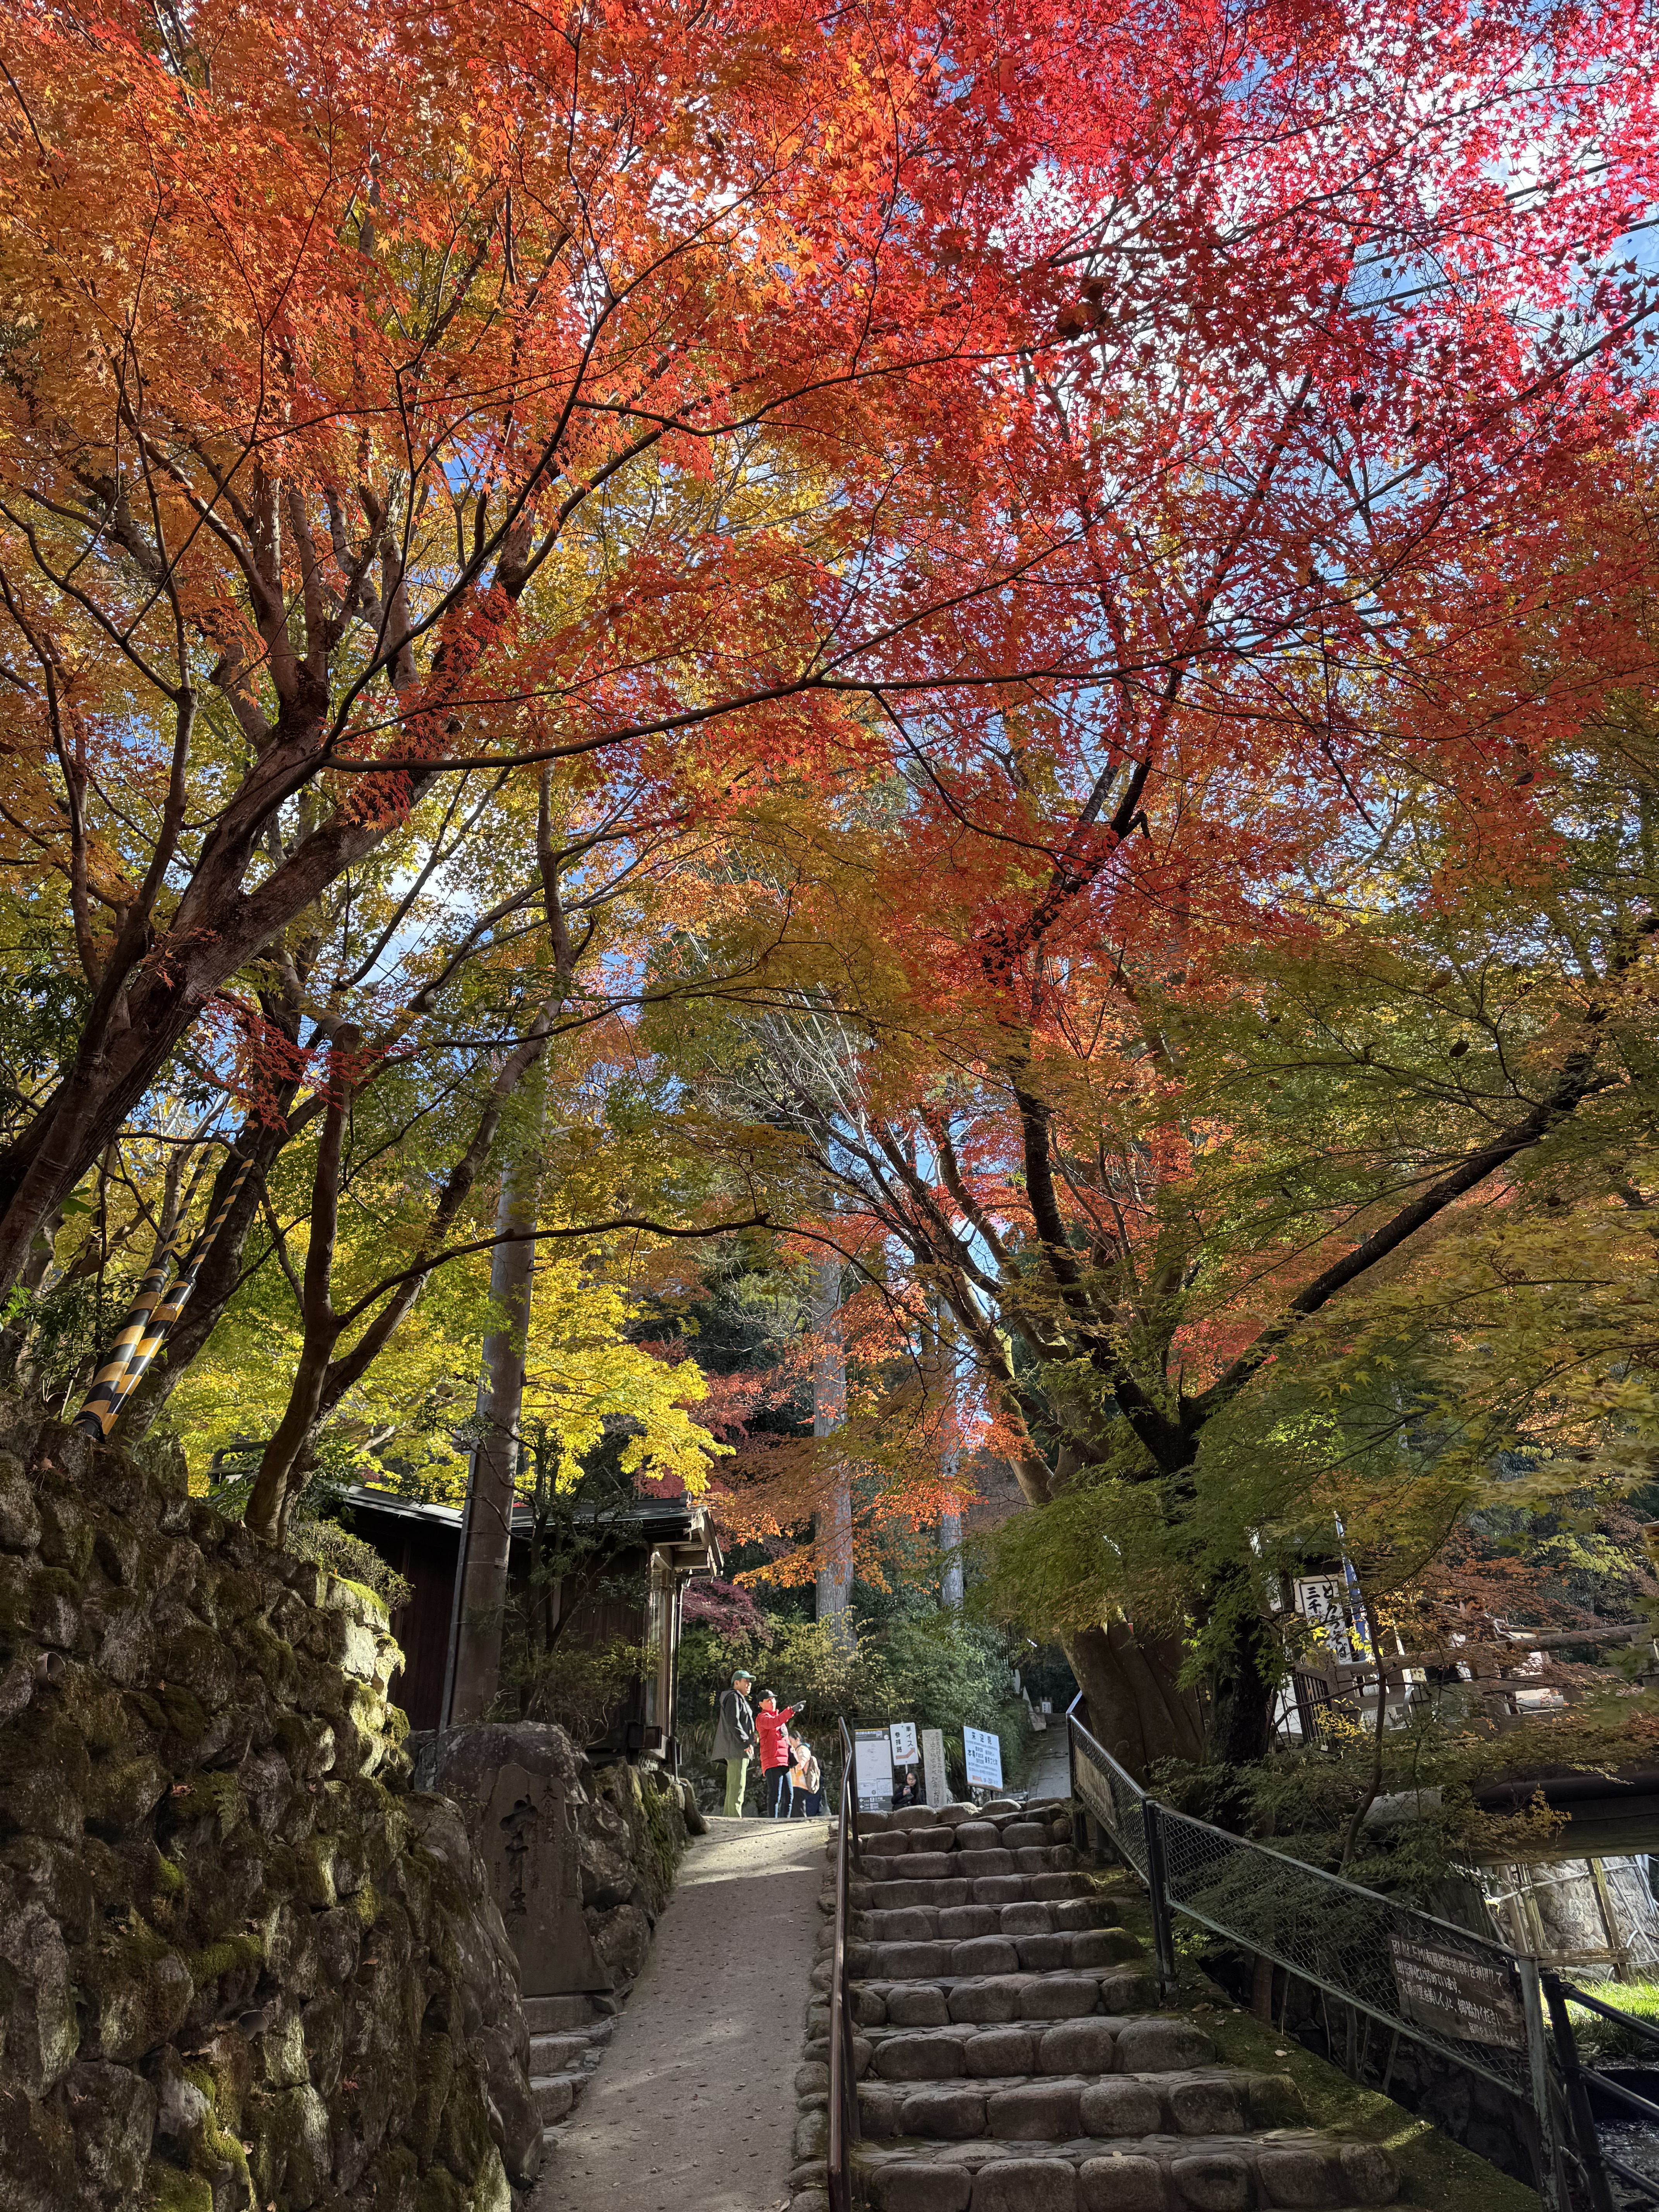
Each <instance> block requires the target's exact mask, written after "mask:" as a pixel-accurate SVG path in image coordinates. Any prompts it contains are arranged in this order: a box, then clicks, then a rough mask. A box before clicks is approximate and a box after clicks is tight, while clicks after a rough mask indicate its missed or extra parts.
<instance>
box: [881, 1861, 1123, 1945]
mask: <svg viewBox="0 0 1659 2212" xmlns="http://www.w3.org/2000/svg"><path fill="white" fill-rule="evenodd" d="M1067 1879H1069V1877H1067ZM1117 1921H1118V1912H1117V1907H1116V1906H1115V1905H1111V1904H1109V1903H1108V1902H1107V1900H1106V1899H1104V1898H1103V1897H1061V1898H1055V1899H1054V1900H1053V1901H1052V1902H1050V1901H1049V1900H1048V1899H1043V1898H1022V1899H1018V1900H1017V1901H1016V1902H1015V1903H1013V1904H1012V1905H890V1906H882V1907H878V1908H877V1909H876V1910H874V1911H867V1912H854V1915H853V1933H854V1936H860V1937H862V1938H864V1939H865V1940H866V1941H867V1942H877V1943H904V1942H918V1941H929V1940H932V1939H933V1938H936V1937H939V1936H944V1937H945V1938H947V1939H949V1940H950V1941H951V1942H962V1941H963V1940H964V1939H965V1938H967V1937H969V1936H1052V1935H1055V1934H1065V1933H1066V1932H1068V1931H1070V1930H1073V1929H1080V1928H1115V1926H1116V1925H1117Z"/></svg>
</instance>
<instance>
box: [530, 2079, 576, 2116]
mask: <svg viewBox="0 0 1659 2212" xmlns="http://www.w3.org/2000/svg"><path fill="white" fill-rule="evenodd" d="M586 2087H587V2075H586V2074H577V2073H563V2074H546V2075H532V2077H531V2082H530V2094H531V2096H532V2099H533V2100H534V2101H535V2106H536V2111H537V2112H538V2115H539V2117H540V2119H541V2123H542V2125H543V2126H544V2128H546V2127H550V2126H551V2125H552V2124H553V2123H554V2121H555V2120H562V2118H564V2116H565V2114H566V2113H567V2112H568V2111H569V2110H570V2107H571V2106H573V2105H574V2103H575V2101H576V2100H577V2098H578V2097H580V2094H581V2093H582V2091H583V2090H584V2089H585V2088H586Z"/></svg>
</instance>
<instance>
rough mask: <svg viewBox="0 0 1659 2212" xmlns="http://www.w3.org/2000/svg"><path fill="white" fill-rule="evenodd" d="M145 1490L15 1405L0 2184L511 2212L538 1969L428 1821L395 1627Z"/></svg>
mask: <svg viewBox="0 0 1659 2212" xmlns="http://www.w3.org/2000/svg"><path fill="white" fill-rule="evenodd" d="M146 1456H147V1459H148V1462H149V1463H148V1464H147V1465H146V1466H145V1467H143V1468H136V1467H135V1466H134V1465H133V1464H132V1463H131V1461H130V1460H128V1459H126V1458H124V1457H123V1456H122V1455H120V1454H119V1453H118V1452H115V1451H112V1450H111V1449H108V1448H106V1447H104V1446H99V1445H94V1444H92V1443H88V1440H87V1439H85V1438H82V1437H72V1436H70V1435H68V1434H66V1433H65V1432H64V1431H61V1430H58V1429H57V1428H55V1427H52V1426H51V1425H46V1426H45V1427H41V1426H39V1425H35V1426H29V1427H18V1426H16V1425H11V1413H10V1409H9V1407H7V1405H6V1403H5V1401H0V1673H4V1672H6V1671H7V1670H9V1669H12V1668H14V1667H15V1663H16V1662H23V1663H22V1666H21V1670H20V1678H26V1679H27V1680H28V1681H29V1683H30V1689H29V1692H28V1694H27V1699H26V1700H25V1701H24V1702H23V1704H22V1705H21V1709H18V1710H14V1711H12V1712H11V1713H10V1714H9V1717H8V1718H7V1719H6V1720H5V1721H4V1723H0V1838H3V1841H0V1954H3V1965H4V1972H0V2035H3V2038H4V2048H5V2051H6V2057H7V2066H6V2069H5V2070H6V2073H7V2075H8V2076H9V2078H8V2079H7V2080H6V2081H5V2082H4V2083H3V2084H0V2172H3V2173H4V2174H5V2175H6V2176H7V2177H8V2179H9V2182H10V2184H11V2185H12V2187H13V2189H14V2191H15V2190H21V2191H22V2194H21V2196H18V2197H16V2201H17V2202H18V2203H20V2204H25V2203H26V2204H28V2205H30V2206H35V2205H40V2206H50V2207H51V2208H52V2212H134V2209H135V2208H137V2207H138V2206H140V2205H145V2206H149V2207H150V2208H152V2212H242V2208H244V2207H257V2208H258V2212H265V2208H268V2207H274V2208H275V2212H366V2208H368V2206H369V2205H370V2204H371V2203H372V2204H373V2205H374V2212H450V2208H452V2207H453V2208H454V2212H507V2207H508V2204H509V2192H508V2180H509V2177H511V2179H512V2180H513V2181H514V2182H517V2183H519V2184H521V2185H522V2184H526V2183H528V2181H529V2180H530V2179H532V2177H533V2175H534V2172H535V2171H536V2169H537V2166H538V2163H539V2160H540V2151H541V2138H540V2130H539V2126H538V2125H537V2124H534V2115H533V2107H532V2105H531V2101H530V2097H529V2089H528V2081H527V2075H526V2068H525V2058H524V2054H525V2051H526V2036H525V2033H524V2027H523V2019H522V2015H521V2013H520V2009H519V1997H518V1989H517V1984H516V1982H515V1980H514V1978H513V1973H512V1970H511V1963H510V1955H511V1954H510V1953H509V1952H508V1950H507V1944H506V1940H505V1936H504V1934H503V1932H502V1929H501V1921H500V1916H499V1914H498V1913H496V1911H495V1907H494V1906H493V1905H491V1904H490V1903H489V1900H488V1895H487V1890H486V1885H485V1880H484V1875H483V1868H482V1865H481V1863H480V1862H479V1859H478V1857H477V1853H476V1851H475V1850H473V1848H472V1846H471V1843H470V1841H469V1840H468V1838H467V1837H466V1834H465V1824H464V1823H463V1822H462V1821H461V1820H460V1819H459V1815H458V1814H457V1813H456V1810H455V1808H454V1807H453V1805H451V1804H449V1803H448V1802H447V1801H445V1800H444V1799H442V1798H439V1797H434V1796H416V1795H413V1794H411V1792H410V1788H409V1777H410V1759H409V1756H408V1753H407V1752H406V1750H405V1748H404V1743H405V1739H406V1736H407V1734H408V1728H407V1723H406V1722H405V1720H404V1716H403V1715H402V1714H401V1713H399V1712H398V1711H396V1709H395V1708H394V1707H392V1706H390V1705H388V1704H387V1702H386V1693H387V1690H388V1687H389V1686H390V1683H391V1680H392V1674H393V1671H394V1669H395V1668H396V1666H397V1664H398V1653H397V1650H396V1646H395V1645H394V1644H392V1641H391V1638H390V1637H389V1636H388V1634H387V1632H386V1609H385V1607H384V1605H383V1604H382V1603H381V1601H380V1599H379V1598H378V1597H377V1596H376V1595H375V1594H374V1592H373V1591H372V1590H370V1589H365V1588H362V1587H361V1586H359V1585H357V1584H355V1583H351V1582H347V1581H342V1580H340V1579H339V1578H337V1577H333V1576H331V1575H330V1574H329V1573H327V1572H326V1571H325V1570H324V1568H323V1567H322V1566H320V1565H319V1564H317V1563H316V1562H313V1561H302V1560H295V1559H289V1558H288V1557H285V1556H284V1555H283V1554H282V1553H277V1552H274V1551H271V1550H270V1549H269V1548H267V1547H264V1546H262V1545H260V1544H259V1543H258V1541H256V1540H255V1539H254V1538H253V1537H252V1535H250V1534H249V1533H248V1531H247V1530H246V1528H242V1527H241V1526H240V1525H239V1524H236V1523H233V1522H227V1521H226V1520H224V1518H223V1517H222V1516H221V1515H219V1514H217V1513H216V1512H215V1511H213V1510H211V1509H210V1508H209V1507H207V1506H205V1505H204V1504H202V1503H200V1502H199V1501H195V1502H192V1501H190V1500H188V1499H187V1498H186V1497H185V1488H184V1478H183V1470H182V1468H181V1467H180V1466H179V1465H178V1464H177V1463H176V1462H175V1460H174V1458H173V1456H171V1455H167V1454H166V1453H161V1454H157V1455H154V1456H153V1457H152V1456H150V1455H146ZM48 1653H51V1654H55V1655H57V1656H55V1657H54V1658H53V1659H52V1663H51V1665H50V1667H48V1666H46V1665H45V1664H44V1663H40V1664H37V1663H36V1662H43V1655H46V1654H48ZM428 1838H439V1839H440V1840H439V1842H438V1845H437V1848H436V1849H435V1848H434V1847H433V1844H432V1842H430V1841H429V1840H428ZM481 2019H489V2020H490V2021H494V2022H496V2023H505V2022H511V2023H513V2024H514V2026H513V2030H512V2032H511V2033H507V2034H504V2035H503V2034H493V2035H492V2036H490V2037H488V2038H475V2039H471V2040H469V2039H467V2037H466V2036H465V2033H461V2034H459V2035H457V2034H454V2033H452V2032H451V2025H450V2024H451V2023H452V2022H453V2023H462V2022H465V2021H473V2022H477V2021H479V2020H481ZM501 2069H506V2071H505V2072H502V2070H501ZM503 2114H507V2116H508V2118H507V2119H505V2120H504V2119H503V2118H502V2115H503ZM524 2114H528V2115H530V2118H529V2120H527V2121H521V2119H520V2117H518V2116H522V2115H524ZM4 2193H5V2192H4V2191H0V2194H4ZM7 2201H8V2202H10V2201H12V2200H11V2198H10V2197H8V2199H7Z"/></svg>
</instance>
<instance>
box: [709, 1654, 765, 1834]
mask: <svg viewBox="0 0 1659 2212" xmlns="http://www.w3.org/2000/svg"><path fill="white" fill-rule="evenodd" d="M754 1679H755V1678H754V1676H753V1675H752V1674H747V1673H745V1672H744V1669H743V1668H741V1667H739V1668H738V1671H737V1673H736V1674H733V1675H732V1686H731V1688H730V1689H729V1690H722V1691H721V1692H720V1725H719V1727H718V1728H717V1729H715V1730H714V1757H715V1758H716V1759H724V1760H725V1761H726V1817H727V1819H728V1820H741V1819H742V1818H743V1793H744V1787H745V1786H746V1784H747V1783H748V1780H749V1762H750V1759H752V1758H753V1757H754V1755H755V1743H756V1737H755V1714H754V1709H753V1707H752V1706H751V1705H750V1703H749V1688H750V1684H751V1683H752V1682H753V1680H754Z"/></svg>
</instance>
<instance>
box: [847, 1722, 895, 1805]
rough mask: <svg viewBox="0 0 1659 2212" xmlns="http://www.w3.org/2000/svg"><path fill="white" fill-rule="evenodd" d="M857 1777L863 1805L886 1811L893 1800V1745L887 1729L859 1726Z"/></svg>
mask: <svg viewBox="0 0 1659 2212" xmlns="http://www.w3.org/2000/svg"><path fill="white" fill-rule="evenodd" d="M853 1778H854V1785H855V1787H856V1789H857V1791H858V1800H859V1804H860V1808H862V1809H863V1810H864V1811H865V1812H867V1813H876V1812H881V1813H884V1812H885V1811H886V1810H887V1809H888V1808H889V1807H890V1805H891V1803H892V1802H893V1746H892V1741H891V1739H890V1737H889V1735H888V1733H887V1731H886V1729H857V1730H856V1731H855V1732H854V1737H853Z"/></svg>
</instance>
